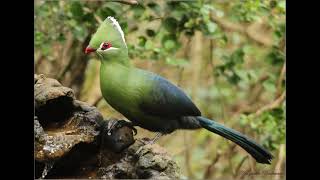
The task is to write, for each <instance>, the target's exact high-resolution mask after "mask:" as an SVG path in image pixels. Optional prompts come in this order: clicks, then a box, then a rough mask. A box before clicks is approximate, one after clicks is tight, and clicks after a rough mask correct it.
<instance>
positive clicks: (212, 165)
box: [203, 153, 221, 179]
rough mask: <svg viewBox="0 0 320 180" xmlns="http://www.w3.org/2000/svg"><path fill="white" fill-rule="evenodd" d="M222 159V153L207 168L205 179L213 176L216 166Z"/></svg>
mask: <svg viewBox="0 0 320 180" xmlns="http://www.w3.org/2000/svg"><path fill="white" fill-rule="evenodd" d="M220 157H221V153H217V155H216V157H215V158H214V159H213V160H212V162H211V163H210V165H209V166H208V167H207V170H206V172H205V174H204V177H203V179H209V178H210V176H211V174H212V172H213V168H214V165H215V164H216V163H217V162H218V160H219V159H220Z"/></svg>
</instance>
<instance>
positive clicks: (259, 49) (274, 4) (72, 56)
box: [34, 0, 286, 179]
mask: <svg viewBox="0 0 320 180" xmlns="http://www.w3.org/2000/svg"><path fill="white" fill-rule="evenodd" d="M125 1H126V2H129V3H125V2H110V1H90V0H82V1H42V0H36V1H35V31H34V32H35V35H34V41H35V52H34V54H35V73H37V74H40V73H43V74H45V75H47V76H48V77H52V78H56V79H58V80H59V81H60V82H61V83H62V84H63V85H64V86H68V87H71V88H73V89H74V90H75V92H76V96H77V99H79V100H81V101H85V102H88V103H89V104H92V105H94V106H97V107H98V109H99V110H100V111H101V112H102V113H103V115H104V117H105V118H109V117H115V118H123V117H122V115H121V114H119V113H117V112H116V111H115V110H113V109H112V108H111V107H110V106H109V105H108V104H107V103H106V102H105V101H104V100H103V99H102V98H101V92H100V85H99V67H100V62H99V60H98V59H97V58H98V57H97V56H95V55H90V56H87V55H85V54H84V53H83V50H84V48H85V47H86V45H87V44H88V41H89V40H90V36H91V35H92V33H94V31H95V30H96V28H97V27H98V26H99V23H100V22H101V21H103V20H104V19H105V18H106V17H107V16H114V17H115V18H116V19H117V20H118V21H119V23H120V25H121V27H122V28H123V30H124V33H125V38H126V41H127V44H128V48H129V55H130V58H131V60H132V62H133V63H134V64H135V65H136V66H138V67H140V68H143V69H147V70H150V71H153V72H156V73H158V74H160V75H162V76H164V77H166V78H167V79H169V80H170V81H171V82H173V83H175V84H178V85H179V86H180V87H181V88H183V89H184V90H185V92H186V93H187V94H188V95H190V96H191V98H192V99H193V101H194V102H195V104H196V105H197V106H198V107H199V108H200V109H201V111H202V114H203V115H204V116H207V117H208V118H212V119H215V120H217V121H219V122H221V123H224V124H226V125H227V126H229V127H232V128H234V129H236V130H238V131H241V132H243V133H244V134H246V135H248V136H250V137H252V138H254V139H255V140H256V141H258V142H259V143H261V144H262V145H263V146H265V147H266V148H268V149H269V150H270V151H271V152H272V154H273V155H274V156H275V159H274V160H273V161H272V164H271V165H270V166H267V165H260V164H256V163H255V161H254V160H253V159H252V158H251V157H249V156H248V154H247V153H246V152H245V151H244V150H242V149H241V148H240V147H238V146H235V145H234V144H233V143H231V142H230V141H227V140H225V139H224V138H221V137H220V136H218V135H214V134H212V133H210V132H208V131H206V130H196V131H176V132H174V133H172V134H170V135H167V136H164V137H162V138H161V139H160V140H159V141H158V143H159V144H160V145H162V146H164V147H165V148H166V149H167V150H168V151H169V153H170V154H171V155H172V156H173V157H174V159H175V160H176V162H177V163H178V164H179V166H180V167H181V170H182V174H183V177H182V178H189V179H193V178H196V179H218V178H228V179H241V178H253V179H257V178H258V177H259V178H268V179H270V178H272V179H282V178H284V176H277V175H271V176H270V174H269V175H267V174H268V173H284V172H285V157H286V155H285V69H286V68H285V12H286V10H285V1H283V0H241V1H240V0H232V1H231V0H230V1H227V0H215V1H210V0H194V1H193V0H188V1H170V0H167V1H164V0H159V1H152V0H146V1H141V0H139V4H138V5H134V4H130V2H135V0H125ZM138 132H139V133H138V135H137V136H138V137H150V136H154V133H151V132H148V131H146V130H143V129H141V128H138ZM243 172H261V173H262V174H260V175H258V176H248V175H245V173H243ZM263 174H264V175H263Z"/></svg>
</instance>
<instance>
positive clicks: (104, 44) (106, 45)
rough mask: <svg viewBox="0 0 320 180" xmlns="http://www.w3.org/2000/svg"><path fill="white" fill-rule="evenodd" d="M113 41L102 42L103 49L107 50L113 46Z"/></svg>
mask: <svg viewBox="0 0 320 180" xmlns="http://www.w3.org/2000/svg"><path fill="white" fill-rule="evenodd" d="M111 46H112V45H111V43H108V42H107V43H103V44H102V47H101V50H106V49H109V48H110V47H111Z"/></svg>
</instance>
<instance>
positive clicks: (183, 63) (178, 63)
mask: <svg viewBox="0 0 320 180" xmlns="http://www.w3.org/2000/svg"><path fill="white" fill-rule="evenodd" d="M166 63H167V64H169V65H172V66H180V67H182V66H186V65H187V64H189V62H188V61H187V60H185V59H175V58H170V57H167V58H166Z"/></svg>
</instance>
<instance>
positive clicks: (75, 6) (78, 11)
mask: <svg viewBox="0 0 320 180" xmlns="http://www.w3.org/2000/svg"><path fill="white" fill-rule="evenodd" d="M70 12H71V13H72V15H73V16H74V18H75V19H77V20H80V19H81V18H82V16H83V9H82V5H81V3H80V2H79V1H74V2H73V3H72V4H71V7H70Z"/></svg>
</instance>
